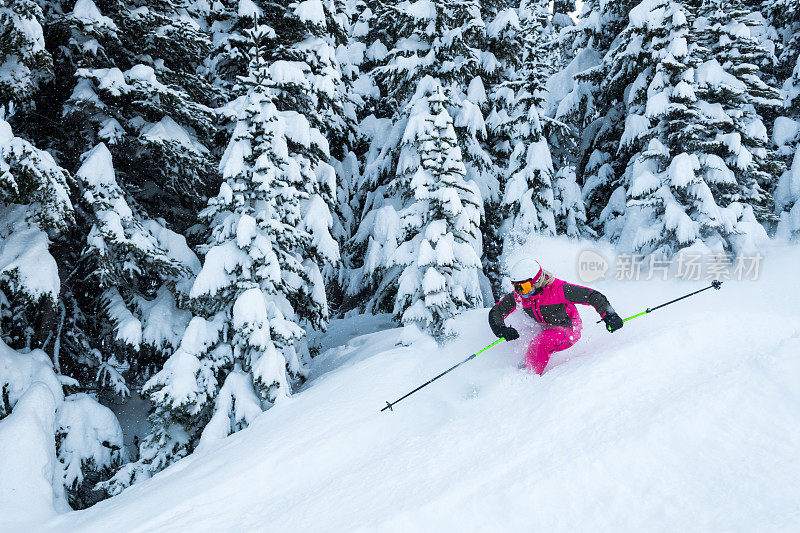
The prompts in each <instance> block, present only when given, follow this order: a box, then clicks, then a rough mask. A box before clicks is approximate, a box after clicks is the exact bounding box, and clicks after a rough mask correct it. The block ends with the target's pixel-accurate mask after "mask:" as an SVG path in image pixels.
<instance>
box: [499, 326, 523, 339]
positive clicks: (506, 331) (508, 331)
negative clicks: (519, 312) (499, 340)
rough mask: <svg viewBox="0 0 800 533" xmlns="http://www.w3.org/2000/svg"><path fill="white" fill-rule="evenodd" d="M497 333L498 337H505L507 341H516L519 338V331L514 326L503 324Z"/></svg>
mask: <svg viewBox="0 0 800 533" xmlns="http://www.w3.org/2000/svg"><path fill="white" fill-rule="evenodd" d="M497 333H498V335H497V336H498V337H503V338H504V339H505V340H507V341H515V340H517V339H519V331H517V330H516V329H514V328H512V327H511V326H503V327H502V328H500V331H498V332H497Z"/></svg>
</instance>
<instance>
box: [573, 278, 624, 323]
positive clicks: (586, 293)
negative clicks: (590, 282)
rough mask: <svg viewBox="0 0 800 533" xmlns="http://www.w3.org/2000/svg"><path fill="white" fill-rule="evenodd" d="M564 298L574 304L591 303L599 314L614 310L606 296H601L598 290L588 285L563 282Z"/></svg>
mask: <svg viewBox="0 0 800 533" xmlns="http://www.w3.org/2000/svg"><path fill="white" fill-rule="evenodd" d="M564 298H566V299H567V300H569V301H570V302H573V303H576V304H583V305H591V306H592V307H594V310H595V311H597V313H598V314H599V315H600V316H603V315H604V314H606V313H613V312H614V308H613V307H611V304H610V303H608V298H606V297H605V296H603V294H602V293H600V292H599V291H596V290H594V289H590V288H589V287H581V286H580V285H572V284H570V283H565V284H564Z"/></svg>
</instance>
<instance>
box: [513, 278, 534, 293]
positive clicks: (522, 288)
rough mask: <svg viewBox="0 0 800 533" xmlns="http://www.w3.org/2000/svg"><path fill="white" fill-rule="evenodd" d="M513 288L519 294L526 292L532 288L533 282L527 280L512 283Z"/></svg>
mask: <svg viewBox="0 0 800 533" xmlns="http://www.w3.org/2000/svg"><path fill="white" fill-rule="evenodd" d="M514 290H515V291H517V292H518V293H520V294H528V293H529V292H531V291H532V290H533V282H532V281H530V280H528V281H521V282H519V283H514Z"/></svg>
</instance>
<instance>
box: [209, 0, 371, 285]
mask: <svg viewBox="0 0 800 533" xmlns="http://www.w3.org/2000/svg"><path fill="white" fill-rule="evenodd" d="M215 6H216V7H217V9H214V10H212V11H211V13H210V15H209V19H210V27H211V30H212V33H213V35H214V42H215V44H216V47H215V49H214V51H213V53H212V65H213V67H212V68H213V71H214V73H215V77H216V80H217V83H218V85H219V86H220V87H221V88H222V89H223V91H224V94H226V95H227V100H228V101H231V100H233V99H235V98H236V97H237V96H238V95H237V94H236V91H235V89H234V86H235V85H236V78H237V76H240V75H244V74H245V73H246V69H247V61H248V57H249V56H248V54H247V50H248V48H249V44H248V38H247V32H248V31H249V30H251V29H252V28H253V26H254V24H258V25H259V26H263V27H265V28H269V31H266V32H265V35H264V38H265V39H266V41H265V42H266V43H267V45H266V46H265V47H264V51H263V54H264V60H265V61H267V62H268V63H270V64H272V65H273V72H272V79H273V89H272V90H273V93H274V94H275V96H276V98H275V106H276V108H277V109H278V110H279V111H281V112H294V113H299V114H301V115H302V116H303V117H305V120H307V121H308V123H309V124H310V126H311V127H312V128H314V129H315V130H316V131H319V132H320V133H321V135H322V137H323V138H324V140H325V141H327V142H325V143H316V144H315V146H316V145H318V146H319V148H320V149H319V150H311V151H309V152H308V153H306V156H308V157H309V158H310V160H311V162H312V164H313V165H315V166H317V165H320V164H323V163H324V165H322V166H321V167H320V168H328V167H327V165H328V164H330V165H331V166H332V167H333V168H334V170H335V172H336V175H337V178H338V179H337V180H335V182H336V184H337V188H336V189H334V190H320V193H321V198H322V199H323V200H324V201H325V203H326V204H327V206H328V209H329V210H330V211H331V213H332V215H333V216H334V236H335V237H336V238H337V240H338V241H339V242H340V243H344V241H345V240H346V239H348V238H349V237H350V236H351V234H352V228H351V225H352V224H353V220H352V218H353V217H352V214H351V213H350V208H349V206H348V205H347V201H348V199H349V196H350V190H351V185H350V180H351V179H353V177H354V176H357V175H358V174H359V173H360V168H359V165H358V164H355V160H354V158H355V154H354V153H353V150H355V149H356V146H357V144H358V142H359V141H358V138H357V135H356V126H355V123H356V118H357V117H356V107H357V105H358V104H359V100H358V98H357V97H354V96H353V93H352V90H351V85H352V83H353V81H354V78H355V77H356V76H357V74H358V70H357V68H354V66H353V58H352V57H351V54H350V48H349V46H348V45H349V43H348V36H347V33H346V29H347V28H348V26H349V18H348V13H349V12H351V11H352V10H353V8H352V6H350V5H349V3H347V4H345V3H344V2H342V1H341V0H335V1H334V0H324V1H322V0H303V1H300V2H290V3H285V4H275V3H269V2H263V1H254V2H247V3H246V4H241V3H240V2H238V1H225V0H223V1H221V2H217V3H216V4H215ZM256 21H257V22H256ZM226 114H227V116H228V118H229V119H231V122H230V124H231V125H232V124H233V121H234V120H235V117H234V115H235V113H230V112H229V113H226ZM312 148H313V147H312ZM299 149H300V150H301V151H302V150H303V148H302V147H300V148H299ZM333 184H334V180H332V179H331V180H330V185H331V187H333V186H334V185H333ZM321 186H322V187H323V188H324V187H325V186H326V185H325V184H323V185H321ZM337 200H338V201H337ZM339 201H340V202H341V205H339V203H340V202H339ZM338 267H339V265H338V262H337V263H336V264H332V265H330V266H325V267H324V268H323V275H324V276H325V278H326V280H328V281H329V282H331V283H330V286H331V290H332V291H335V292H336V293H339V292H340V291H339V290H338V286H337V285H338V284H339V280H340V279H341V271H340V269H339V268H338ZM338 299H339V296H338V294H337V300H338Z"/></svg>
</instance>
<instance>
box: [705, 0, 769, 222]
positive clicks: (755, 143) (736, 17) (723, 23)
mask: <svg viewBox="0 0 800 533" xmlns="http://www.w3.org/2000/svg"><path fill="white" fill-rule="evenodd" d="M750 13H751V12H750V10H749V9H748V8H747V7H746V6H745V3H744V2H743V1H741V0H737V1H733V2H728V1H726V2H721V1H718V0H711V1H708V2H704V3H703V6H702V7H701V9H700V10H699V13H698V16H697V18H696V19H695V22H694V24H693V31H694V33H695V34H696V36H697V37H696V38H697V42H698V45H700V46H701V47H702V50H699V52H700V53H701V54H702V59H703V63H702V64H700V65H699V66H698V68H697V73H696V79H697V82H698V90H697V96H698V98H699V99H700V100H701V101H703V104H702V106H701V107H702V110H703V112H704V116H705V119H706V120H705V121H704V125H705V126H706V132H705V135H706V139H705V143H704V146H703V152H705V153H708V154H713V155H716V156H719V157H721V158H722V159H723V160H724V163H725V165H726V166H727V168H728V169H730V171H731V172H732V176H729V177H728V178H727V179H720V180H714V181H713V182H709V185H710V186H711V189H712V192H713V193H714V197H715V198H716V199H717V202H718V203H719V204H720V205H723V206H727V205H729V204H731V203H743V204H746V205H747V206H750V207H751V208H752V209H753V211H754V214H755V215H756V218H758V220H760V221H762V222H763V221H767V220H770V221H771V220H772V210H773V202H772V192H773V191H774V190H775V186H776V177H777V176H779V175H780V173H781V170H782V165H781V164H780V161H779V159H778V156H777V155H776V154H775V153H774V151H773V150H772V149H771V147H769V144H768V143H769V139H768V136H767V127H766V123H767V122H768V121H771V119H773V118H774V116H775V115H776V114H777V111H778V109H779V108H780V106H781V104H782V102H781V99H780V94H779V92H778V90H777V88H775V87H772V86H770V85H768V84H767V83H766V82H765V81H764V80H765V79H767V76H765V75H764V73H763V72H762V71H761V70H760V69H759V67H758V65H763V64H766V63H768V61H769V59H768V57H769V51H768V50H766V49H765V48H764V47H763V46H762V45H761V43H760V42H759V41H758V40H757V39H756V38H754V37H753V36H752V35H751V32H750V25H749V24H748V23H749V22H750V21H751V20H752V19H751V18H750V17H749V15H750ZM708 158H710V159H711V160H712V161H714V162H715V163H713V164H711V166H712V167H714V168H718V167H719V162H717V161H716V159H714V158H713V157H711V155H709V156H708ZM708 158H707V159H708ZM718 170H720V171H721V173H724V174H727V172H728V171H727V170H726V169H724V168H722V169H720V168H718ZM717 175H718V176H721V174H717ZM734 176H735V178H734V179H735V182H734V183H731V182H730V177H734Z"/></svg>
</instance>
